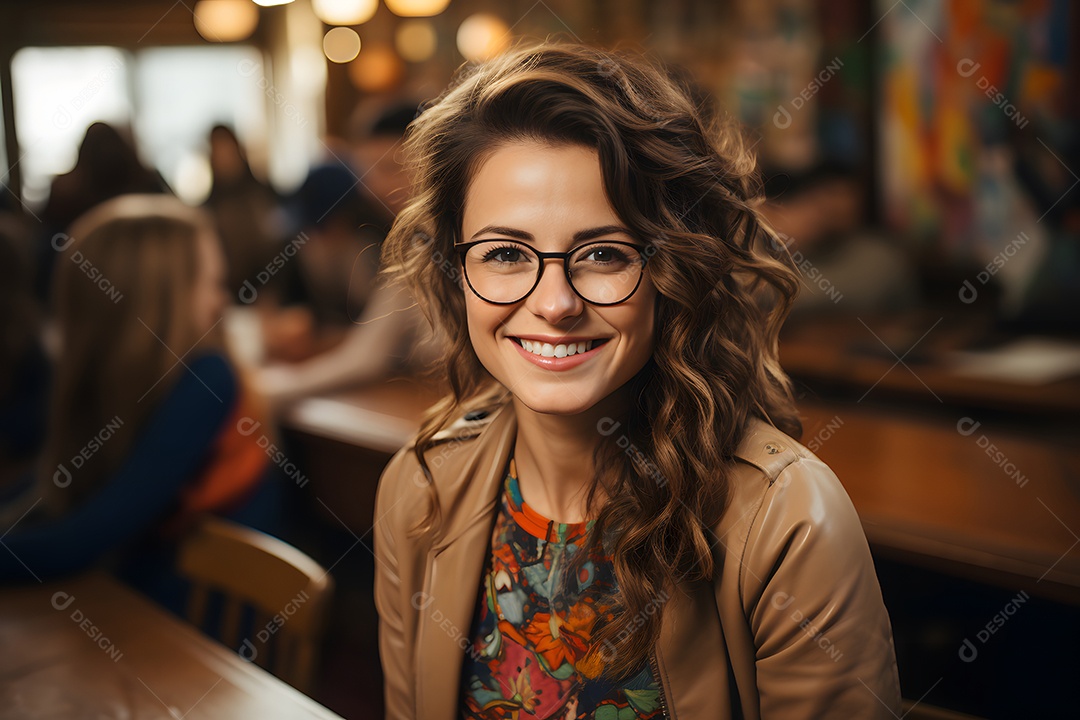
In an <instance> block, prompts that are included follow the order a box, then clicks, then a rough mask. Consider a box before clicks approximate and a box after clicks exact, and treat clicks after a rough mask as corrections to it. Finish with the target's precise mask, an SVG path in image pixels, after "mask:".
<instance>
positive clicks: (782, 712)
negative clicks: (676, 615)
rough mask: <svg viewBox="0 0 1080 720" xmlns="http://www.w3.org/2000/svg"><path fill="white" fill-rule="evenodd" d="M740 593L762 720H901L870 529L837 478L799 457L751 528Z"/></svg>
mask: <svg viewBox="0 0 1080 720" xmlns="http://www.w3.org/2000/svg"><path fill="white" fill-rule="evenodd" d="M741 585H742V587H741V588H740V592H741V596H742V601H743V604H744V608H745V611H746V617H747V618H748V619H749V620H750V629H751V632H752V633H753V636H754V645H755V647H756V649H757V657H756V671H757V682H758V692H759V696H760V701H761V717H762V718H770V719H772V718H811V717H812V718H853V717H858V718H882V719H887V718H895V717H899V715H900V684H899V679H898V676H897V670H896V655H895V651H894V648H893V640H892V629H891V626H890V623H889V617H888V613H887V612H886V610H885V605H884V603H883V602H882V598H881V589H880V587H879V586H878V581H877V575H876V573H875V570H874V563H873V560H872V558H871V556H870V549H869V546H868V545H867V542H866V536H865V535H864V534H863V530H862V525H861V523H860V521H859V517H858V515H857V514H856V512H855V508H854V507H853V506H852V504H851V500H850V499H849V498H848V496H847V493H846V492H845V491H844V488H843V486H842V485H841V484H840V481H839V480H837V478H836V476H835V475H834V474H833V473H832V471H831V470H830V469H829V468H828V466H826V465H825V464H824V463H822V462H821V461H820V460H818V459H817V458H814V457H800V458H798V459H796V460H795V461H794V462H792V463H791V464H789V465H788V466H787V467H786V468H785V469H784V470H782V471H781V472H780V473H779V475H778V476H777V477H776V480H775V481H774V482H773V483H772V484H771V485H770V486H769V488H768V489H767V490H766V492H765V497H764V501H763V503H762V505H761V507H760V509H759V511H758V514H757V517H756V518H755V521H754V523H753V525H752V526H751V529H750V534H749V536H748V538H747V544H746V549H745V552H744V562H743V566H742V573H741Z"/></svg>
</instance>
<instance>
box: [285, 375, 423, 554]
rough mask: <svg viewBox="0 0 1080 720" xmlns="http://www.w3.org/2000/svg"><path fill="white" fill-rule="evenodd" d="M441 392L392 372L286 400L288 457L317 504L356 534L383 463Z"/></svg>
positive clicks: (369, 512)
mask: <svg viewBox="0 0 1080 720" xmlns="http://www.w3.org/2000/svg"><path fill="white" fill-rule="evenodd" d="M442 395H443V391H442V389H441V388H439V387H438V386H436V385H435V384H433V383H431V382H430V381H426V380H421V379H416V378H410V377H398V378H392V379H390V380H387V381H385V382H381V383H376V384H372V385H368V386H365V387H361V388H355V389H352V390H346V391H341V392H337V393H332V394H327V395H320V396H315V397H311V398H307V399H304V400H301V401H300V402H298V403H296V404H295V405H294V406H292V407H291V408H290V409H289V410H288V411H287V412H286V414H285V416H284V417H283V418H282V425H283V427H284V430H285V435H286V438H287V440H288V441H289V446H290V451H292V452H295V453H296V458H295V462H297V463H298V464H302V465H303V468H304V472H305V473H306V474H307V476H308V477H309V479H310V480H311V486H312V489H313V490H314V496H315V497H316V498H317V500H318V502H317V506H316V510H317V511H318V512H319V513H321V514H322V515H324V516H326V519H327V520H328V521H329V522H330V523H332V524H334V525H337V524H339V523H343V524H344V525H345V526H346V527H347V528H348V529H349V530H350V531H351V532H353V533H354V534H355V535H356V536H357V537H363V536H364V534H365V533H366V532H367V531H368V530H370V529H371V526H372V520H373V517H374V511H375V488H376V486H377V484H378V481H379V476H380V475H381V474H382V471H383V468H385V467H386V463H387V462H389V461H390V458H391V456H393V454H394V453H395V452H397V451H398V450H399V449H401V447H403V446H404V445H405V444H406V443H408V441H409V440H410V439H411V438H412V437H413V435H415V434H416V431H417V430H418V429H419V428H420V420H421V418H422V417H423V415H424V413H425V412H426V411H427V409H428V408H429V407H431V405H432V404H434V403H435V402H436V401H437V400H438V399H439V398H440V397H442Z"/></svg>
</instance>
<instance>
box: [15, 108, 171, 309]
mask: <svg viewBox="0 0 1080 720" xmlns="http://www.w3.org/2000/svg"><path fill="white" fill-rule="evenodd" d="M166 192H169V187H168V185H167V184H166V183H165V180H164V179H163V178H162V177H161V175H160V174H159V173H157V172H156V171H154V170H151V169H150V168H147V167H146V166H144V165H143V164H142V161H141V160H139V155H138V152H137V151H136V149H135V144H134V143H133V142H132V141H131V140H130V139H129V137H128V134H127V133H122V132H121V131H120V130H118V129H117V128H115V127H113V126H112V125H109V124H107V123H103V122H95V123H93V124H92V125H90V127H88V128H87V129H86V135H85V136H84V137H83V141H82V143H81V144H80V145H79V151H78V155H77V156H76V159H75V167H73V168H72V169H71V171H70V172H67V173H65V174H63V175H58V176H57V177H56V178H54V179H53V181H52V186H51V187H50V189H49V199H48V201H46V204H45V208H44V209H43V210H42V211H41V222H42V224H43V225H44V231H45V233H46V234H45V237H44V239H45V242H43V243H42V244H41V246H40V249H39V250H40V251H39V261H38V268H37V271H38V276H37V281H36V285H37V291H38V293H39V297H40V298H41V299H42V300H47V299H48V297H49V287H50V282H51V277H52V269H53V267H54V266H55V263H56V254H57V253H56V251H55V250H54V248H53V247H52V241H53V236H54V235H55V234H57V233H65V232H68V228H69V226H70V225H71V223H72V222H74V221H75V218H77V217H79V216H80V215H82V214H83V213H85V212H86V211H87V210H89V209H90V208H92V207H94V206H95V205H97V204H98V203H101V202H104V201H105V200H108V199H109V198H114V197H116V196H117V195H124V194H127V193H166Z"/></svg>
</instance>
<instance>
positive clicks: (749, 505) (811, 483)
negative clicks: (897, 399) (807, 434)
mask: <svg viewBox="0 0 1080 720" xmlns="http://www.w3.org/2000/svg"><path fill="white" fill-rule="evenodd" d="M729 483H730V488H731V489H730V493H729V501H728V506H727V508H726V510H725V512H724V516H723V518H722V519H721V521H720V523H719V526H718V527H717V528H716V533H717V536H718V537H721V538H725V537H726V538H732V539H733V541H732V542H731V543H729V544H728V545H727V546H726V547H727V552H728V554H729V555H730V554H732V553H737V554H738V555H739V559H740V562H745V561H746V560H747V558H749V557H751V555H752V554H753V553H755V552H758V553H760V551H762V549H763V548H764V549H765V552H764V554H765V555H769V554H772V552H771V550H770V549H769V548H767V547H765V546H770V545H773V546H775V549H776V550H777V552H780V548H782V546H783V545H784V543H787V542H790V541H791V539H792V538H793V537H796V536H798V535H800V533H801V534H803V536H805V537H809V536H811V535H812V536H813V537H814V540H815V542H818V543H823V544H831V542H832V541H833V540H836V541H839V542H848V541H850V540H852V539H855V538H857V539H858V540H859V542H860V543H861V544H865V542H866V540H865V535H864V534H863V531H862V525H861V523H860V521H859V518H858V514H857V513H856V512H855V508H854V506H853V505H852V503H851V499H850V498H849V497H848V494H847V491H846V490H844V486H843V485H842V484H841V482H840V480H839V478H837V476H836V474H835V473H834V472H833V471H832V469H831V468H830V467H829V466H828V465H826V464H825V463H824V462H822V461H821V459H820V458H818V457H817V456H816V455H815V454H814V453H812V452H811V451H810V450H808V449H807V448H806V447H804V446H803V445H802V444H801V443H799V442H798V441H797V440H795V439H794V438H792V437H791V436H789V435H787V434H786V433H784V432H783V431H781V430H779V429H778V428H775V427H773V426H772V425H769V424H768V423H765V422H763V421H761V420H758V419H754V420H753V421H751V423H750V425H749V426H748V427H747V430H746V432H745V434H744V436H743V439H742V441H741V442H740V444H739V448H738V450H737V451H736V452H735V463H734V466H733V468H732V472H731V476H730V480H729Z"/></svg>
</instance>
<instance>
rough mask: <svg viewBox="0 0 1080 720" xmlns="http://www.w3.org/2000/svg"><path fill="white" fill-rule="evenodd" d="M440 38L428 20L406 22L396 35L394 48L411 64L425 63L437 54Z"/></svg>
mask: <svg viewBox="0 0 1080 720" xmlns="http://www.w3.org/2000/svg"><path fill="white" fill-rule="evenodd" d="M437 45H438V38H437V37H436V35H435V26H434V25H432V24H431V23H430V22H429V21H427V20H406V21H404V22H402V23H401V25H400V26H399V27H398V29H397V32H396V33H395V34H394V47H395V48H397V51H398V54H399V55H401V57H403V58H405V59H406V60H408V61H409V62H423V61H424V60H427V59H428V58H429V57H431V56H432V55H434V54H435V48H436V46H437Z"/></svg>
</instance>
